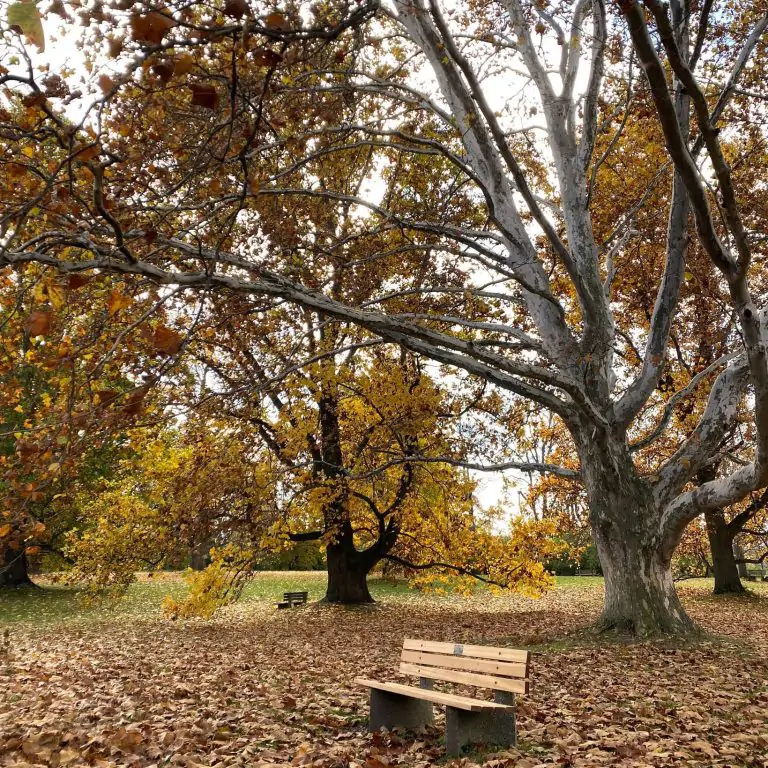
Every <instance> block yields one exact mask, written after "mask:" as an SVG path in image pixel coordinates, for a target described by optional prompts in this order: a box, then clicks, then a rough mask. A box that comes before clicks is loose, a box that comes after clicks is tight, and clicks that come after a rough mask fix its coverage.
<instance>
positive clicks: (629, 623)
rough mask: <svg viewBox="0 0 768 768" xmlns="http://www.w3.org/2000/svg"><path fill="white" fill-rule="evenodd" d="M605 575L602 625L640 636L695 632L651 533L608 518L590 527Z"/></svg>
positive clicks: (668, 564) (666, 561)
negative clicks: (638, 531)
mask: <svg viewBox="0 0 768 768" xmlns="http://www.w3.org/2000/svg"><path fill="white" fill-rule="evenodd" d="M593 535H594V536H595V541H596V543H597V551H598V554H599V556H600V563H601V565H602V567H603V575H604V577H605V604H604V606H603V613H602V616H601V617H600V622H599V626H600V628H601V629H606V630H607V629H613V630H616V631H617V632H626V633H631V634H634V635H638V636H639V637H648V636H650V635H658V634H671V635H681V634H690V633H694V632H696V631H697V630H696V625H695V624H694V622H693V620H692V619H691V618H690V617H689V616H688V615H687V614H686V612H685V610H684V609H683V606H682V605H681V603H680V598H679V597H678V595H677V591H676V590H675V584H674V582H673V580H672V572H671V570H670V559H669V558H668V557H666V556H665V555H664V554H663V552H662V551H661V550H660V548H659V546H658V544H657V543H656V542H655V541H654V537H652V536H650V537H644V536H637V535H635V534H634V533H630V532H629V531H628V530H626V529H625V530H624V531H622V529H621V528H618V527H616V526H615V525H614V524H613V523H609V522H606V523H604V524H602V525H598V526H597V527H596V528H595V529H594V530H593Z"/></svg>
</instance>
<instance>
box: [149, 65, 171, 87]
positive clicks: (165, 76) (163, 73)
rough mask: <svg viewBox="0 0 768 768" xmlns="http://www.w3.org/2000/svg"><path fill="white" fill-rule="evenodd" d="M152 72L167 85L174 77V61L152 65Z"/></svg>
mask: <svg viewBox="0 0 768 768" xmlns="http://www.w3.org/2000/svg"><path fill="white" fill-rule="evenodd" d="M152 71H153V72H154V73H155V74H156V75H157V76H158V77H159V78H160V80H162V82H164V83H167V82H168V81H169V80H170V79H171V78H172V77H173V74H174V72H175V71H176V67H175V65H174V63H173V62H172V61H161V62H159V63H158V64H153V65H152Z"/></svg>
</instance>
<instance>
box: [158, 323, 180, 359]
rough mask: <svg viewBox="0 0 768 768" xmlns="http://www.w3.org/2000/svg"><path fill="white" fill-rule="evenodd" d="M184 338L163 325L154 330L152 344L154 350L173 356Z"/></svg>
mask: <svg viewBox="0 0 768 768" xmlns="http://www.w3.org/2000/svg"><path fill="white" fill-rule="evenodd" d="M183 341H184V337H183V336H182V335H181V334H180V333H176V331H172V330H171V329H170V328H166V327H165V326H164V325H159V326H158V327H157V328H155V336H154V339H153V343H154V345H155V348H156V349H157V350H158V351H159V352H162V353H163V354H164V355H175V354H176V353H177V352H178V351H179V350H180V349H181V344H182V342H183Z"/></svg>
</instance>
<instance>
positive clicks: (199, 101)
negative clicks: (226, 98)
mask: <svg viewBox="0 0 768 768" xmlns="http://www.w3.org/2000/svg"><path fill="white" fill-rule="evenodd" d="M189 88H190V90H191V91H192V104H193V105H194V106H196V107H204V108H205V109H216V108H217V107H218V106H219V94H218V92H217V91H216V88H215V87H214V86H212V85H198V84H197V83H191V84H190V86H189Z"/></svg>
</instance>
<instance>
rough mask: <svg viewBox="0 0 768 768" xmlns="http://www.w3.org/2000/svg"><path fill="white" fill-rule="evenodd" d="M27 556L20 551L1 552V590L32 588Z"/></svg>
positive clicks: (7, 550)
mask: <svg viewBox="0 0 768 768" xmlns="http://www.w3.org/2000/svg"><path fill="white" fill-rule="evenodd" d="M31 585H32V580H31V579H30V578H29V573H28V571H27V558H26V555H25V554H24V553H23V552H22V551H20V550H18V549H6V550H5V551H4V552H0V589H2V588H4V587H25V586H31Z"/></svg>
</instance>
